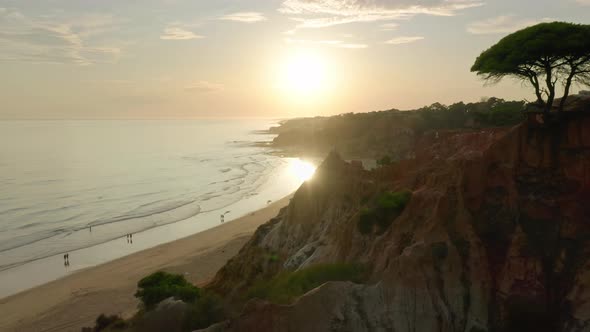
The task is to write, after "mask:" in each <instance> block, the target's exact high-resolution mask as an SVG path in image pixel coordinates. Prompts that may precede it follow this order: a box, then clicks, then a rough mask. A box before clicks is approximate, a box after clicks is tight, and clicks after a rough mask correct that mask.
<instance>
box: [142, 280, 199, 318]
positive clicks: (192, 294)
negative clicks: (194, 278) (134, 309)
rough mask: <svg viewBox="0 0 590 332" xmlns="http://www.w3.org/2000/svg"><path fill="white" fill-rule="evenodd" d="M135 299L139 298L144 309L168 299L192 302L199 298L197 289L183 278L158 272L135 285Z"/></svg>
mask: <svg viewBox="0 0 590 332" xmlns="http://www.w3.org/2000/svg"><path fill="white" fill-rule="evenodd" d="M137 287H138V290H137V292H136V293H135V297H137V298H139V299H140V300H141V301H142V302H143V305H144V306H145V308H146V309H148V310H149V309H152V308H153V307H154V306H155V305H156V304H158V303H160V302H161V301H162V300H165V299H167V298H169V297H174V298H176V299H179V300H182V301H184V302H192V301H194V300H195V299H197V298H198V297H199V289H198V288H197V287H196V286H194V285H192V284H191V283H189V282H188V281H187V280H186V279H185V278H184V276H182V275H179V274H171V273H167V272H163V271H158V272H155V273H153V274H150V275H149V276H147V277H145V278H143V279H141V280H140V281H139V282H138V283H137Z"/></svg>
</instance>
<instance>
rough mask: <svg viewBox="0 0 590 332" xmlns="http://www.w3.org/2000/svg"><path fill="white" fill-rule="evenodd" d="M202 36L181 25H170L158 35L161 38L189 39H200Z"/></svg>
mask: <svg viewBox="0 0 590 332" xmlns="http://www.w3.org/2000/svg"><path fill="white" fill-rule="evenodd" d="M200 38H204V37H203V36H200V35H197V34H195V33H194V32H192V31H190V30H187V29H185V28H181V27H175V26H170V27H167V28H166V29H164V33H163V34H162V35H161V36H160V39H163V40H191V39H200Z"/></svg>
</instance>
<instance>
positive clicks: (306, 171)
mask: <svg viewBox="0 0 590 332" xmlns="http://www.w3.org/2000/svg"><path fill="white" fill-rule="evenodd" d="M315 169H316V167H315V166H314V165H313V164H312V163H309V162H307V161H303V160H301V159H293V160H292V161H291V165H290V167H289V172H290V173H291V175H292V176H293V177H294V178H296V179H297V180H299V181H301V182H304V181H307V180H309V179H311V178H312V177H313V174H314V173H315Z"/></svg>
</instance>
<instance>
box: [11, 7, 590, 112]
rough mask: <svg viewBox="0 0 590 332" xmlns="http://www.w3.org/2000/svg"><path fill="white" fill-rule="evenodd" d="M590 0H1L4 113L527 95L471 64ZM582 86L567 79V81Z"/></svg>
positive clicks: (324, 107)
mask: <svg viewBox="0 0 590 332" xmlns="http://www.w3.org/2000/svg"><path fill="white" fill-rule="evenodd" d="M554 20H559V21H568V22H575V23H584V22H586V23H587V22H588V21H589V20H590V1H588V0H557V1H549V0H543V1H532V0H527V1H520V2H518V3H515V2H514V1H507V0H501V1H489V0H487V1H486V0H428V1H417V0H394V1H392V0H374V1H365V0H350V1H344V0H278V1H268V0H264V1H249V2H244V1H237V0H223V1H215V2H208V1H190V0H146V1H141V2H125V3H122V2H119V1H113V0H106V1H100V2H98V1H96V2H94V1H74V0H53V1H45V2H42V3H40V2H39V1H32V0H21V1H13V0H0V50H1V55H0V70H1V71H2V73H3V75H2V78H0V99H1V100H2V107H1V108H0V119H3V120H10V119H20V120H22V119H45V120H51V119H160V118H164V119H167V118H171V119H179V118H180V119H182V118H240V117H260V118H286V117H298V116H309V115H332V114H339V113H348V112H369V111H377V110H386V109H390V108H398V109H404V110H405V109H413V108H418V107H421V106H424V105H428V104H432V103H434V102H441V103H446V104H448V103H453V102H457V101H466V102H469V101H477V100H479V99H481V98H482V97H485V96H496V97H500V98H504V99H528V100H533V99H534V96H533V94H532V91H531V90H530V89H528V88H527V87H522V86H521V84H520V83H518V82H514V81H510V80H506V81H504V82H502V83H500V84H498V85H493V86H484V84H483V82H482V80H481V79H479V78H478V77H477V76H476V75H475V74H473V73H471V72H470V71H469V68H470V67H471V65H472V63H473V61H474V60H475V58H476V56H477V55H478V54H479V53H480V52H481V51H483V50H485V49H486V48H488V47H490V46H491V45H493V44H494V43H495V42H496V41H498V40H499V39H500V38H502V37H503V36H505V35H507V34H508V33H510V32H513V31H515V30H518V29H520V28H523V27H525V26H528V25H532V24H535V23H538V22H543V21H554ZM577 90H578V89H577V88H575V89H574V92H576V91H577Z"/></svg>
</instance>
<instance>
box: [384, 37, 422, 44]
mask: <svg viewBox="0 0 590 332" xmlns="http://www.w3.org/2000/svg"><path fill="white" fill-rule="evenodd" d="M423 39H424V37H420V36H413V37H410V36H404V37H396V38H393V39H390V40H388V41H386V42H385V44H389V45H401V44H409V43H414V42H417V41H420V40H423Z"/></svg>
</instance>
